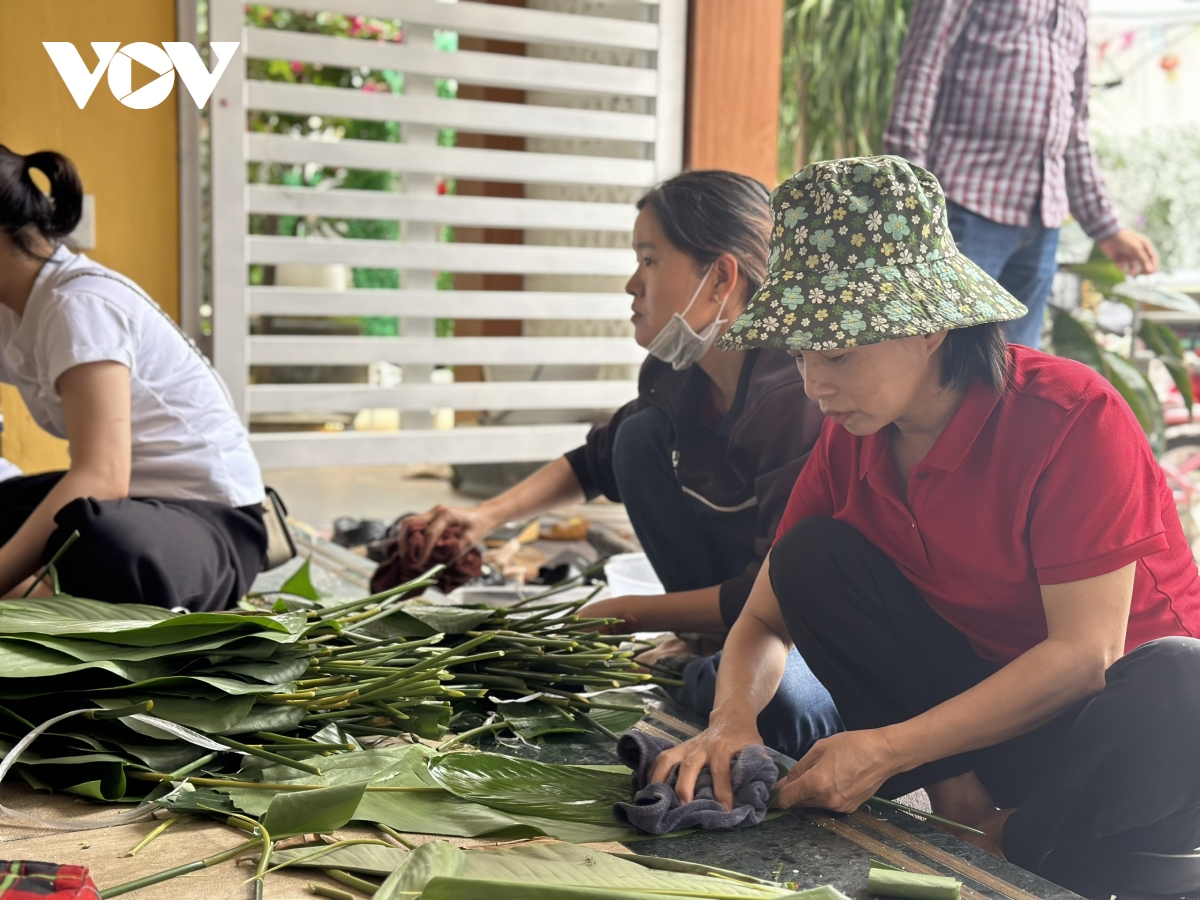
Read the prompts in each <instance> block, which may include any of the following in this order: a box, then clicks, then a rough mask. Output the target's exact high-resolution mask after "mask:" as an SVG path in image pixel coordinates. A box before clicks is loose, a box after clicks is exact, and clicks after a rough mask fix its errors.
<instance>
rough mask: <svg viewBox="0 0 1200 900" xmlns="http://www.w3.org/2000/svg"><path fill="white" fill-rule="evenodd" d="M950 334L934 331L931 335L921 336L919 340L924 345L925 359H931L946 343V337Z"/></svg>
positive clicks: (945, 331) (944, 331)
mask: <svg viewBox="0 0 1200 900" xmlns="http://www.w3.org/2000/svg"><path fill="white" fill-rule="evenodd" d="M949 333H950V332H949V331H947V330H943V331H935V332H934V333H933V334H926V335H922V336H921V340H922V342H923V343H924V345H925V355H926V357H927V358H928V357H932V356H933V355H934V354H935V353H937V352H938V350H939V349H941V347H942V346H943V345H944V344H945V343H946V336H947V335H948V334H949Z"/></svg>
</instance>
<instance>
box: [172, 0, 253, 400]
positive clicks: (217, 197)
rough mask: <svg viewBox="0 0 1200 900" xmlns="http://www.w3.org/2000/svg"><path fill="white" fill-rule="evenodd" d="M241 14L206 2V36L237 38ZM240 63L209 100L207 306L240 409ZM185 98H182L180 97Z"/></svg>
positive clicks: (237, 7)
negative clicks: (210, 214)
mask: <svg viewBox="0 0 1200 900" xmlns="http://www.w3.org/2000/svg"><path fill="white" fill-rule="evenodd" d="M244 18H245V13H244V12H243V7H242V3H241V0H211V2H210V4H209V38H210V39H211V40H214V41H240V40H241V38H242V21H243V19H244ZM245 83H246V66H245V63H244V62H238V61H235V63H234V64H233V65H231V66H229V68H228V69H227V70H226V72H225V74H224V75H223V76H222V77H221V79H220V80H219V81H218V82H217V86H216V88H215V89H214V91H213V95H212V99H211V100H210V101H209V116H210V117H211V119H210V120H211V127H212V133H213V135H214V140H213V141H212V158H211V166H212V181H211V188H210V190H211V192H212V205H213V209H214V215H213V219H212V253H211V258H212V276H211V277H212V305H213V363H214V365H215V366H216V368H217V371H218V372H220V373H221V377H222V378H223V379H224V380H225V384H226V385H227V386H228V387H229V393H230V396H231V397H232V399H233V405H234V408H235V409H237V411H238V412H239V413H241V414H243V416H244V414H245V409H246V388H247V386H248V385H249V382H250V373H249V370H248V369H247V364H246V338H247V336H248V335H249V325H248V322H247V319H246V210H245V193H246V161H245V159H244V158H243V153H242V142H241V135H242V134H243V133H244V132H245V130H246V109H245V106H244V105H243V100H244V96H245ZM185 102H186V101H185Z"/></svg>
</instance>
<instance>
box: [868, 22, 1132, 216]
mask: <svg viewBox="0 0 1200 900" xmlns="http://www.w3.org/2000/svg"><path fill="white" fill-rule="evenodd" d="M1087 3H1088V0H917V3H916V6H915V7H914V9H913V13H912V19H911V22H910V24H909V33H908V38H907V40H906V41H905V44H904V52H903V54H902V55H901V59H900V66H899V68H898V70H897V72H896V85H895V99H894V100H893V101H892V118H891V121H890V122H889V123H888V127H887V130H886V132H885V133H884V138H883V142H884V146H885V148H886V149H887V152H888V153H894V154H896V155H897V156H903V157H906V158H907V159H909V160H910V161H912V162H914V163H916V164H917V165H920V166H924V167H925V168H928V169H930V170H931V171H932V172H933V173H934V174H935V175H936V176H937V177H938V180H939V181H941V183H942V188H943V189H944V190H945V192H946V196H947V197H949V198H950V199H951V200H953V201H954V202H956V203H958V204H959V205H961V206H965V207H966V208H967V209H970V210H972V211H973V212H976V213H978V214H979V215H981V216H984V217H986V218H988V219H991V220H992V221H994V222H1000V223H1002V224H1005V225H1028V224H1029V223H1030V218H1031V216H1032V214H1033V212H1034V210H1035V209H1036V208H1037V207H1038V205H1039V202H1040V205H1041V216H1042V222H1043V223H1044V224H1045V225H1046V227H1048V228H1055V227H1057V226H1059V225H1061V224H1062V222H1063V220H1064V219H1066V217H1067V212H1068V209H1069V210H1070V212H1072V213H1074V215H1075V218H1076V219H1077V220H1078V221H1079V223H1080V224H1081V225H1082V226H1083V228H1084V230H1085V231H1087V233H1088V234H1089V235H1091V236H1092V237H1093V238H1095V239H1097V240H1104V239H1106V238H1109V237H1112V236H1113V235H1114V234H1116V232H1117V231H1118V229H1119V228H1120V226H1119V224H1118V222H1117V216H1116V213H1115V212H1114V210H1113V206H1112V202H1111V201H1110V200H1109V199H1108V194H1107V193H1106V191H1105V189H1104V182H1103V180H1102V179H1101V177H1100V171H1099V167H1098V165H1097V163H1096V155H1095V153H1093V152H1092V147H1091V143H1090V140H1089V138H1088V127H1087V126H1088V108H1087V99H1088V57H1087V52H1088V50H1087Z"/></svg>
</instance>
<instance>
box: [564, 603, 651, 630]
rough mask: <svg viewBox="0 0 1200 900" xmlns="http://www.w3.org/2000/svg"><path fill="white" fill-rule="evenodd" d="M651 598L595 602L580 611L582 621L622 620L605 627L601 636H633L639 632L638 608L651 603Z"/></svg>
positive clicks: (602, 628)
mask: <svg viewBox="0 0 1200 900" xmlns="http://www.w3.org/2000/svg"><path fill="white" fill-rule="evenodd" d="M651 601H652V598H650V597H633V596H630V597H609V598H608V599H607V600H593V601H592V602H591V603H589V604H587V605H586V606H584V607H583V608H582V609H580V610H579V612H578V613H577V615H578V616H579V618H581V619H620V620H621V622H620V623H619V624H616V625H603V626H601V628H600V633H601V634H631V633H633V632H635V631H637V630H638V612H637V609H638V606H643V607H644V606H645V605H646V603H648V602H651Z"/></svg>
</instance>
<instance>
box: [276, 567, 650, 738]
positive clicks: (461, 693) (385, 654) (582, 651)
mask: <svg viewBox="0 0 1200 900" xmlns="http://www.w3.org/2000/svg"><path fill="white" fill-rule="evenodd" d="M432 574H433V573H430V574H429V575H426V576H425V578H426V579H427V580H428V579H429V578H430V577H431V576H432ZM422 583H425V582H422ZM557 590H559V589H551V590H549V591H546V592H544V593H543V594H542V595H539V596H535V597H532V598H530V599H531V600H532V601H540V602H538V603H531V604H528V605H525V604H522V605H521V606H519V607H513V608H509V609H501V608H496V607H491V606H470V607H463V606H445V605H435V604H431V603H427V602H425V601H423V600H420V599H418V600H412V601H407V602H400V601H399V600H396V599H388V600H387V601H385V602H383V603H379V602H376V601H375V600H374V599H373V598H367V599H364V600H360V601H355V602H354V603H350V604H340V605H338V604H336V602H335V601H331V600H328V599H326V598H322V597H320V596H319V594H318V593H317V591H316V590H315V589H314V588H313V586H312V582H311V580H310V579H309V576H308V566H307V563H306V564H305V565H304V566H303V567H301V569H300V570H298V571H297V573H296V574H295V575H294V576H293V577H292V578H291V579H289V580H288V582H287V583H286V584H284V585H283V587H282V588H281V589H280V591H279V594H280V595H282V596H280V598H279V599H278V600H276V601H275V603H274V606H273V607H272V609H274V610H275V611H276V612H285V611H291V610H297V609H304V610H307V611H308V613H309V615H310V616H317V615H320V617H321V619H322V620H324V621H325V622H326V623H327V625H328V628H326V629H321V628H319V627H318V628H316V629H315V630H313V631H312V632H310V635H311V636H312V637H314V638H315V639H316V640H327V641H328V643H326V644H325V645H324V646H323V647H321V648H320V650H319V652H318V653H317V654H316V656H315V659H314V661H313V663H312V668H311V670H310V671H309V673H308V676H307V677H306V680H305V683H304V685H303V688H304V693H303V696H298V697H297V698H296V702H303V701H305V700H312V701H315V702H317V703H320V704H321V705H322V708H321V709H318V710H314V711H313V712H312V713H311V714H310V715H309V716H307V717H306V718H305V719H304V720H303V721H304V723H305V724H306V725H313V726H321V725H326V724H328V723H330V722H336V723H338V725H339V726H340V727H341V728H343V729H344V730H345V733H347V734H351V735H358V736H371V735H396V734H405V733H414V734H417V735H419V736H420V737H424V738H438V737H440V736H441V735H442V734H443V733H445V731H446V730H447V729H449V730H452V731H454V732H455V733H456V734H459V735H466V736H467V737H468V738H469V739H472V738H476V737H478V736H479V735H480V734H482V733H487V732H501V731H508V732H512V733H514V734H516V735H519V736H520V737H521V738H524V739H526V740H532V739H534V738H537V737H540V736H542V735H546V734H558V733H570V732H589V731H591V732H600V733H602V734H605V735H607V736H608V737H610V738H615V736H616V733H617V732H620V731H623V730H625V729H627V728H629V727H631V726H632V725H633V724H635V723H636V722H637V721H638V720H639V719H641V718H642V716H643V715H644V713H645V704H644V703H643V702H642V700H641V699H640V697H639V695H638V694H637V693H631V692H630V689H634V690H636V689H638V688H639V687H641V686H645V685H646V684H647V683H649V682H657V683H671V682H670V681H669V680H668V679H663V678H658V677H653V676H650V675H647V674H645V673H644V672H642V671H640V670H637V667H636V665H635V663H634V661H633V658H632V657H633V655H634V654H633V652H632V651H631V650H628V649H624V650H623V649H621V645H622V644H627V643H628V642H629V641H630V640H631V638H630V637H629V636H628V635H624V636H622V635H604V634H601V633H600V631H601V630H602V629H603V628H604V627H606V626H609V625H611V624H613V621H614V620H610V619H584V618H580V617H579V616H578V615H575V612H576V611H577V610H578V608H579V607H580V606H581V605H582V604H583V603H584V602H585V601H583V600H573V601H567V602H561V603H555V602H553V600H552V595H553V594H555V593H556V592H557ZM335 614H336V615H335ZM435 656H436V657H438V665H440V666H442V667H443V669H444V671H443V674H442V675H441V676H440V680H441V682H442V684H441V685H440V686H439V685H437V684H434V683H432V681H433V676H434V675H435V672H434V670H432V669H414V668H412V667H414V666H425V665H426V664H427V663H429V662H430V660H431V659H432V658H433V657H435ZM410 671H411V672H417V671H424V672H425V673H426V674H425V675H424V676H423V679H424V681H423V682H421V683H414V682H413V681H412V679H411V678H410V677H409V675H408V674H407V673H408V672H410ZM371 679H374V680H371ZM397 686H400V687H403V688H404V690H405V691H406V692H407V694H406V699H404V700H394V699H392V698H391V697H390V695H389V691H394V690H395V689H396V687H397ZM420 691H424V692H425V694H424V695H420Z"/></svg>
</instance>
